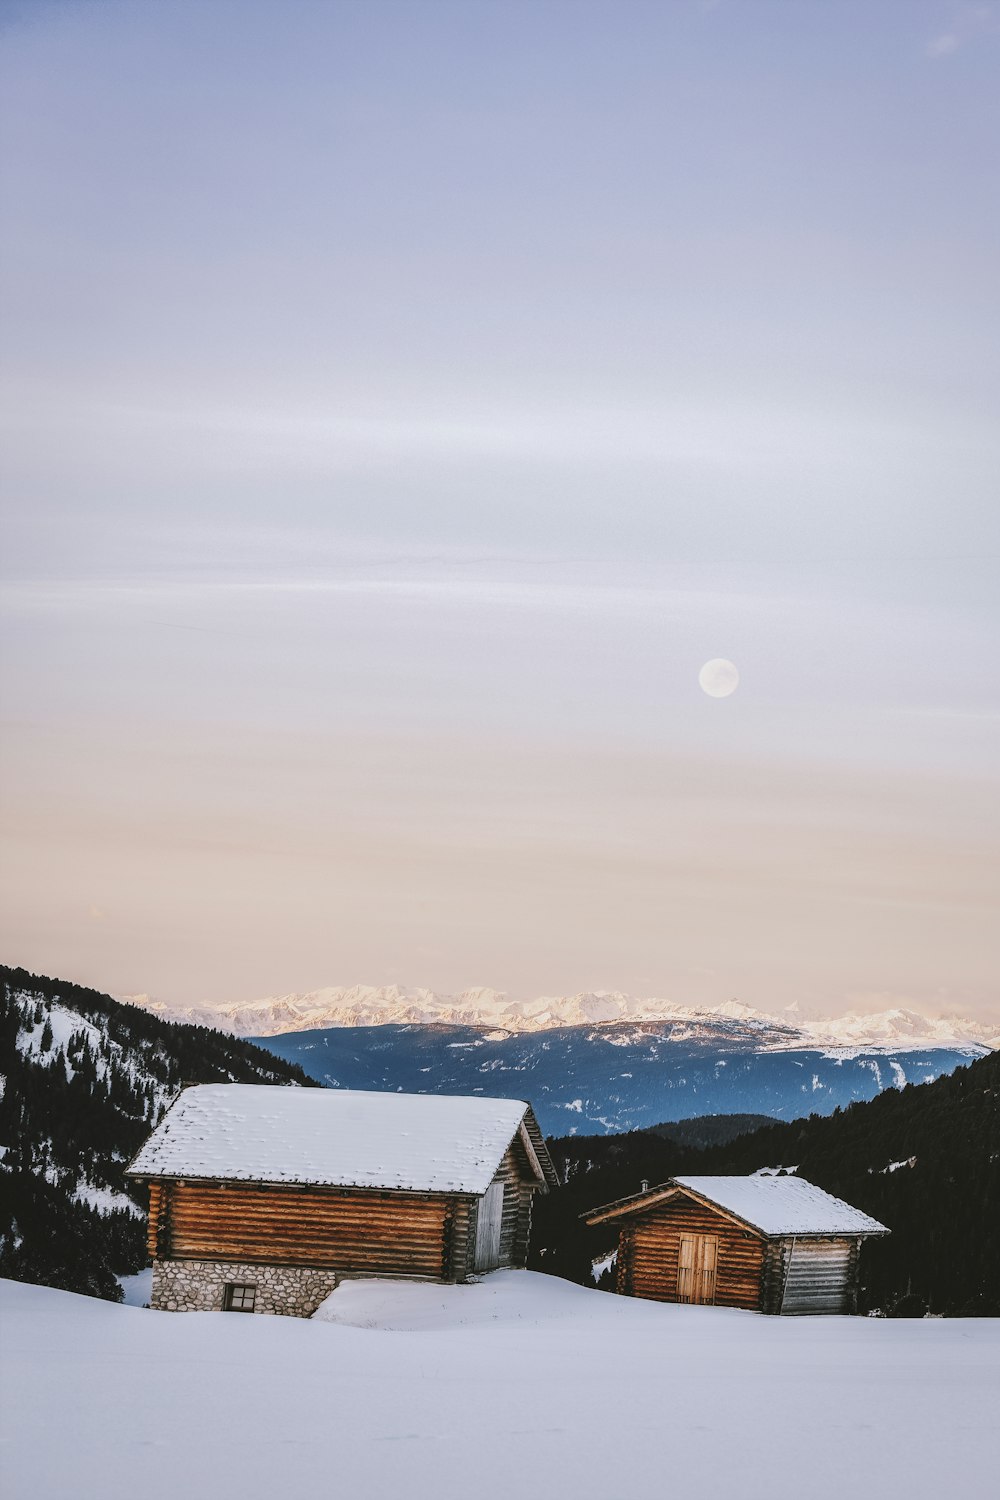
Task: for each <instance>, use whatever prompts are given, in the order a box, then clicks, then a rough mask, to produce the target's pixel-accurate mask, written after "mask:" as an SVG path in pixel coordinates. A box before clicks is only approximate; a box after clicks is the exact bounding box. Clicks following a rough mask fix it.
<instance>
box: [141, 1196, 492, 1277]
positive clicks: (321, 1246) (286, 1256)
mask: <svg viewBox="0 0 1000 1500" xmlns="http://www.w3.org/2000/svg"><path fill="white" fill-rule="evenodd" d="M458 1202H459V1200H456V1199H455V1198H449V1197H441V1196H427V1197H423V1196H419V1195H416V1194H413V1195H410V1194H401V1193H374V1192H352V1191H350V1190H344V1189H337V1188H315V1189H313V1188H284V1187H244V1186H242V1185H236V1184H225V1185H222V1184H216V1183H204V1182H160V1183H157V1182H153V1183H151V1184H150V1216H149V1243H150V1253H151V1255H153V1256H155V1257H156V1258H158V1259H166V1260H212V1261H217V1260H219V1261H241V1262H255V1263H259V1264H272V1265H281V1264H286V1265H297V1266H322V1267H328V1268H330V1269H333V1270H336V1271H338V1272H341V1273H346V1274H351V1273H354V1274H358V1273H360V1274H366V1273H367V1274H370V1275H376V1274H384V1275H401V1276H428V1277H434V1278H437V1279H440V1278H442V1277H448V1276H449V1275H454V1274H455V1273H454V1271H453V1270H452V1268H451V1266H450V1264H449V1261H450V1259H451V1256H450V1254H449V1253H448V1252H449V1250H450V1249H451V1247H453V1246H454V1245H455V1243H456V1239H457V1237H458V1236H457V1230H458V1227H459V1226H458V1223H457V1220H458V1218H459V1214H458V1213H457V1210H458ZM467 1217H468V1214H467V1208H466V1218H467ZM459 1279H461V1276H460V1278H459Z"/></svg>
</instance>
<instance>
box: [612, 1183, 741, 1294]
mask: <svg viewBox="0 0 1000 1500" xmlns="http://www.w3.org/2000/svg"><path fill="white" fill-rule="evenodd" d="M681 1235H711V1236H712V1237H713V1238H715V1239H716V1240H717V1242H718V1258H717V1262H716V1269H715V1298H714V1301H715V1304H716V1306H718V1307H744V1308H750V1309H752V1310H756V1309H758V1308H760V1306H761V1281H762V1271H763V1268H764V1259H765V1256H764V1241H763V1237H762V1236H761V1235H760V1234H758V1233H756V1232H755V1231H753V1230H750V1229H743V1228H741V1227H740V1226H739V1225H737V1224H734V1223H733V1221H732V1219H730V1218H727V1217H726V1216H724V1215H722V1214H717V1213H714V1212H713V1211H712V1210H711V1209H710V1208H707V1207H704V1206H702V1205H701V1204H700V1203H696V1202H695V1201H694V1200H693V1199H691V1198H684V1197H677V1198H673V1199H671V1200H670V1201H669V1202H667V1203H664V1204H663V1205H662V1206H660V1207H657V1208H654V1209H651V1210H650V1211H649V1212H648V1213H645V1214H636V1215H635V1217H634V1218H631V1219H628V1220H626V1221H625V1223H624V1224H623V1225H622V1228H621V1233H620V1240H619V1247H618V1262H617V1290H618V1291H619V1292H622V1293H624V1294H625V1295H626V1296H630V1297H644V1298H647V1299H649V1300H651V1301H654V1302H677V1301H678V1300H679V1298H678V1291H677V1281H678V1272H679V1268H680V1239H681Z"/></svg>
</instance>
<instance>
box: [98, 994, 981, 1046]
mask: <svg viewBox="0 0 1000 1500" xmlns="http://www.w3.org/2000/svg"><path fill="white" fill-rule="evenodd" d="M120 998H121V999H123V1000H127V1001H129V1002H131V1003H132V1004H134V1005H138V1006H140V1007H141V1008H142V1009H143V1010H147V1011H150V1012H151V1013H152V1014H154V1015H158V1016H160V1017H161V1018H162V1019H164V1020H168V1021H181V1022H187V1023H188V1024H194V1025H199V1026H210V1027H213V1028H214V1029H216V1030H220V1031H229V1032H232V1033H234V1034H235V1035H237V1036H246V1037H265V1036H280V1035H282V1034H284V1033H286V1032H301V1031H315V1030H321V1029H324V1028H328V1027H356V1026H392V1025H394V1026H400V1025H433V1024H443V1025H450V1026H478V1027H486V1028H493V1029H495V1030H497V1031H502V1032H506V1033H511V1034H517V1033H522V1032H538V1031H549V1030H554V1029H556V1028H562V1027H567V1026H605V1025H613V1024H620V1023H622V1022H629V1021H634V1022H636V1023H637V1024H639V1023H644V1022H646V1023H648V1022H660V1021H670V1022H673V1023H684V1022H689V1023H690V1024H691V1025H692V1026H694V1027H698V1026H700V1025H703V1024H704V1023H705V1022H706V1021H708V1022H711V1021H718V1020H731V1021H738V1022H740V1023H741V1025H742V1026H743V1027H745V1028H746V1029H747V1031H749V1032H757V1033H759V1037H758V1045H759V1047H760V1048H761V1049H762V1050H787V1049H791V1048H799V1047H803V1046H808V1047H813V1048H815V1047H820V1048H831V1047H832V1048H838V1049H839V1048H859V1047H860V1048H864V1049H865V1051H871V1050H872V1049H873V1048H874V1049H877V1048H880V1047H884V1048H887V1049H891V1050H893V1051H896V1052H898V1051H900V1050H907V1049H911V1048H912V1049H917V1048H923V1047H928V1046H938V1047H940V1046H955V1045H958V1046H963V1045H969V1044H973V1045H977V1046H979V1047H984V1048H989V1049H996V1048H998V1047H1000V1025H998V1024H993V1025H989V1024H984V1023H982V1022H978V1021H970V1020H965V1019H959V1018H957V1017H951V1016H949V1017H938V1018H936V1019H929V1018H927V1017H926V1016H922V1015H919V1014H918V1013H917V1012H916V1011H913V1010H909V1009H906V1008H903V1007H897V1008H894V1009H891V1010H885V1011H882V1012H880V1013H878V1014H876V1015H857V1014H855V1013H853V1012H852V1013H850V1014H848V1015H844V1016H840V1017H838V1018H836V1019H831V1020H822V1021H804V1020H802V1019H801V1018H800V1017H799V1016H798V1015H797V1013H796V1012H795V1010H794V1007H793V1008H791V1009H789V1010H786V1011H783V1012H781V1013H779V1014H777V1015H767V1014H765V1013H764V1012H762V1011H758V1010H754V1009H753V1007H752V1006H749V1005H744V1004H743V1003H742V1002H741V1001H739V1000H727V1001H725V1002H724V1003H723V1004H721V1005H713V1006H702V1007H697V1006H687V1005H678V1004H675V1003H674V1002H672V1001H669V1000H658V999H639V998H635V997H633V996H630V995H626V994H623V993H622V992H620V991H618V990H598V991H583V992H581V993H579V994H576V995H563V996H555V997H554V996H542V997H540V998H539V999H537V1000H530V1001H513V1000H509V999H508V998H507V996H506V995H505V994H503V993H502V992H501V991H499V990H493V989H489V988H485V987H483V988H478V989H470V990H463V991H462V993H461V994H459V995H440V994H437V993H436V992H435V991H433V990H426V989H405V988H403V987H402V986H400V985H385V986H381V987H376V986H373V985H354V986H350V987H346V986H345V987H332V988H328V989H320V990H311V991H309V992H307V993H305V994H287V995H277V996H267V997H266V998H264V999H262V1000H255V1001H250V1002H248V1003H247V1004H244V1005H231V1006H213V1005H201V1006H187V1007H171V1006H167V1005H164V1004H162V1003H161V1002H159V1001H157V1000H155V999H151V998H150V997H149V996H148V995H123V996H121V997H120Z"/></svg>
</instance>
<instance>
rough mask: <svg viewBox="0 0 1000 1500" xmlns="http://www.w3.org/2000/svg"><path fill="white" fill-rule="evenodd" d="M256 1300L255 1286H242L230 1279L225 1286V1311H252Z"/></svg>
mask: <svg viewBox="0 0 1000 1500" xmlns="http://www.w3.org/2000/svg"><path fill="white" fill-rule="evenodd" d="M256 1301H257V1288H256V1287H255V1286H242V1285H240V1284H239V1283H237V1282H235V1281H231V1282H229V1284H228V1285H227V1287H226V1299H225V1303H224V1304H223V1305H224V1307H225V1310H226V1312H253V1310H254V1304H255V1302H256Z"/></svg>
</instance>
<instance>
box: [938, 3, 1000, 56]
mask: <svg viewBox="0 0 1000 1500" xmlns="http://www.w3.org/2000/svg"><path fill="white" fill-rule="evenodd" d="M997 30H1000V24H998V22H997V19H996V17H995V14H994V8H993V6H992V5H973V6H969V7H967V8H966V9H965V10H962V11H960V12H959V14H958V15H957V16H956V18H955V21H954V23H953V25H952V27H951V29H950V30H949V31H942V32H941V34H940V35H939V36H936V37H933V38H932V40H931V41H929V42H928V43H927V45H926V47H925V48H924V55H925V56H926V57H929V58H938V57H950V56H951V54H952V53H953V52H957V51H958V50H959V48H960V47H962V46H964V45H965V43H966V42H968V41H971V40H972V39H973V38H974V37H976V36H982V35H983V34H984V33H987V32H996V31H997Z"/></svg>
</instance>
